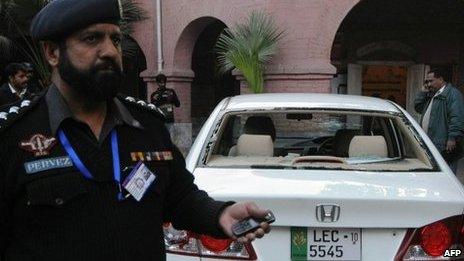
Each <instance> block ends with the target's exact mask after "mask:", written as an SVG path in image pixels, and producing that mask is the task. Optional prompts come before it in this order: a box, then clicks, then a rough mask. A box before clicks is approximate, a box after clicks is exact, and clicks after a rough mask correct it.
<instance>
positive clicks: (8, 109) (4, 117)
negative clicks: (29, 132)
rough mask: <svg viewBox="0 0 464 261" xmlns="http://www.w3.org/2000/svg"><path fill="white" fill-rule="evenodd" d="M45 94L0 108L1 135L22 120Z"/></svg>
mask: <svg viewBox="0 0 464 261" xmlns="http://www.w3.org/2000/svg"><path fill="white" fill-rule="evenodd" d="M44 94H45V92H42V93H40V94H38V95H34V96H32V97H30V98H29V99H24V100H20V101H18V102H14V103H11V104H8V105H4V106H2V107H0V133H2V132H3V131H5V130H6V129H8V127H10V126H11V125H12V124H13V123H15V122H16V121H17V120H19V119H21V118H22V117H23V116H24V115H25V114H26V112H28V111H29V110H31V109H32V108H34V106H35V105H36V104H38V103H39V101H40V99H41V98H42V97H43V95H44Z"/></svg>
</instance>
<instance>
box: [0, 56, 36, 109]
mask: <svg viewBox="0 0 464 261" xmlns="http://www.w3.org/2000/svg"><path fill="white" fill-rule="evenodd" d="M5 75H6V77H7V79H8V81H7V82H6V83H5V84H3V85H2V86H1V87H0V106H2V105H6V104H10V103H14V102H17V101H19V100H21V99H23V98H26V97H27V96H29V95H30V94H29V92H28V91H27V81H28V78H27V69H26V67H25V66H24V65H23V64H21V63H11V64H9V65H8V66H7V67H6V69H5Z"/></svg>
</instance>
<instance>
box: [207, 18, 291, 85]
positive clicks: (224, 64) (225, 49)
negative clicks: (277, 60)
mask: <svg viewBox="0 0 464 261" xmlns="http://www.w3.org/2000/svg"><path fill="white" fill-rule="evenodd" d="M282 35H283V31H282V30H280V29H279V28H277V26H276V25H275V23H274V20H273V19H272V17H270V16H268V15H267V14H266V13H264V12H262V11H253V12H252V13H251V14H250V16H249V18H248V19H247V21H246V22H245V23H243V24H237V25H236V26H235V27H234V28H230V29H229V28H226V29H224V31H223V32H222V33H221V35H220V36H219V38H218V40H217V42H216V45H215V51H216V53H217V61H218V69H219V72H220V73H227V72H229V71H231V70H233V69H235V68H236V69H238V70H240V72H241V73H242V74H243V76H244V77H245V80H246V81H247V83H248V87H249V88H250V89H251V90H252V91H253V92H254V93H261V92H263V84H264V70H265V65H266V63H268V62H269V61H270V60H271V58H272V56H273V55H274V54H275V52H276V51H277V42H278V41H279V39H280V38H281V37H282Z"/></svg>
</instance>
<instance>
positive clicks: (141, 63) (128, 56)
mask: <svg viewBox="0 0 464 261" xmlns="http://www.w3.org/2000/svg"><path fill="white" fill-rule="evenodd" d="M122 50H123V56H122V60H123V71H124V77H123V81H122V84H121V86H120V89H119V90H118V91H119V92H121V93H124V94H125V95H128V96H132V97H136V98H138V99H141V100H146V97H147V83H146V82H144V81H143V79H142V78H141V77H140V73H141V72H143V71H145V70H146V69H147V60H146V59H145V54H144V53H143V51H142V49H141V48H140V46H139V44H138V43H137V42H136V41H135V40H134V39H133V38H132V37H130V36H124V39H123V41H122Z"/></svg>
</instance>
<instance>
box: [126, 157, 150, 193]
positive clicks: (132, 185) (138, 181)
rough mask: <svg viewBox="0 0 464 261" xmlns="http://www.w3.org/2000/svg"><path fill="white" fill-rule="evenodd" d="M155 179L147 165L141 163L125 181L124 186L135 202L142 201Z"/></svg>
mask: <svg viewBox="0 0 464 261" xmlns="http://www.w3.org/2000/svg"><path fill="white" fill-rule="evenodd" d="M155 179H156V175H155V174H154V173H153V172H151V171H150V170H149V169H148V168H147V166H145V164H143V163H142V162H139V163H138V164H137V165H136V166H135V168H134V169H133V170H132V172H131V173H130V174H129V176H128V177H127V178H126V179H125V180H124V182H123V183H122V186H123V187H124V188H125V189H126V190H127V191H128V192H129V193H130V194H131V195H132V196H133V197H134V198H135V200H137V201H140V200H141V199H142V198H143V195H144V194H145V192H147V190H148V188H149V187H150V185H151V184H152V183H153V181H155Z"/></svg>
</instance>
